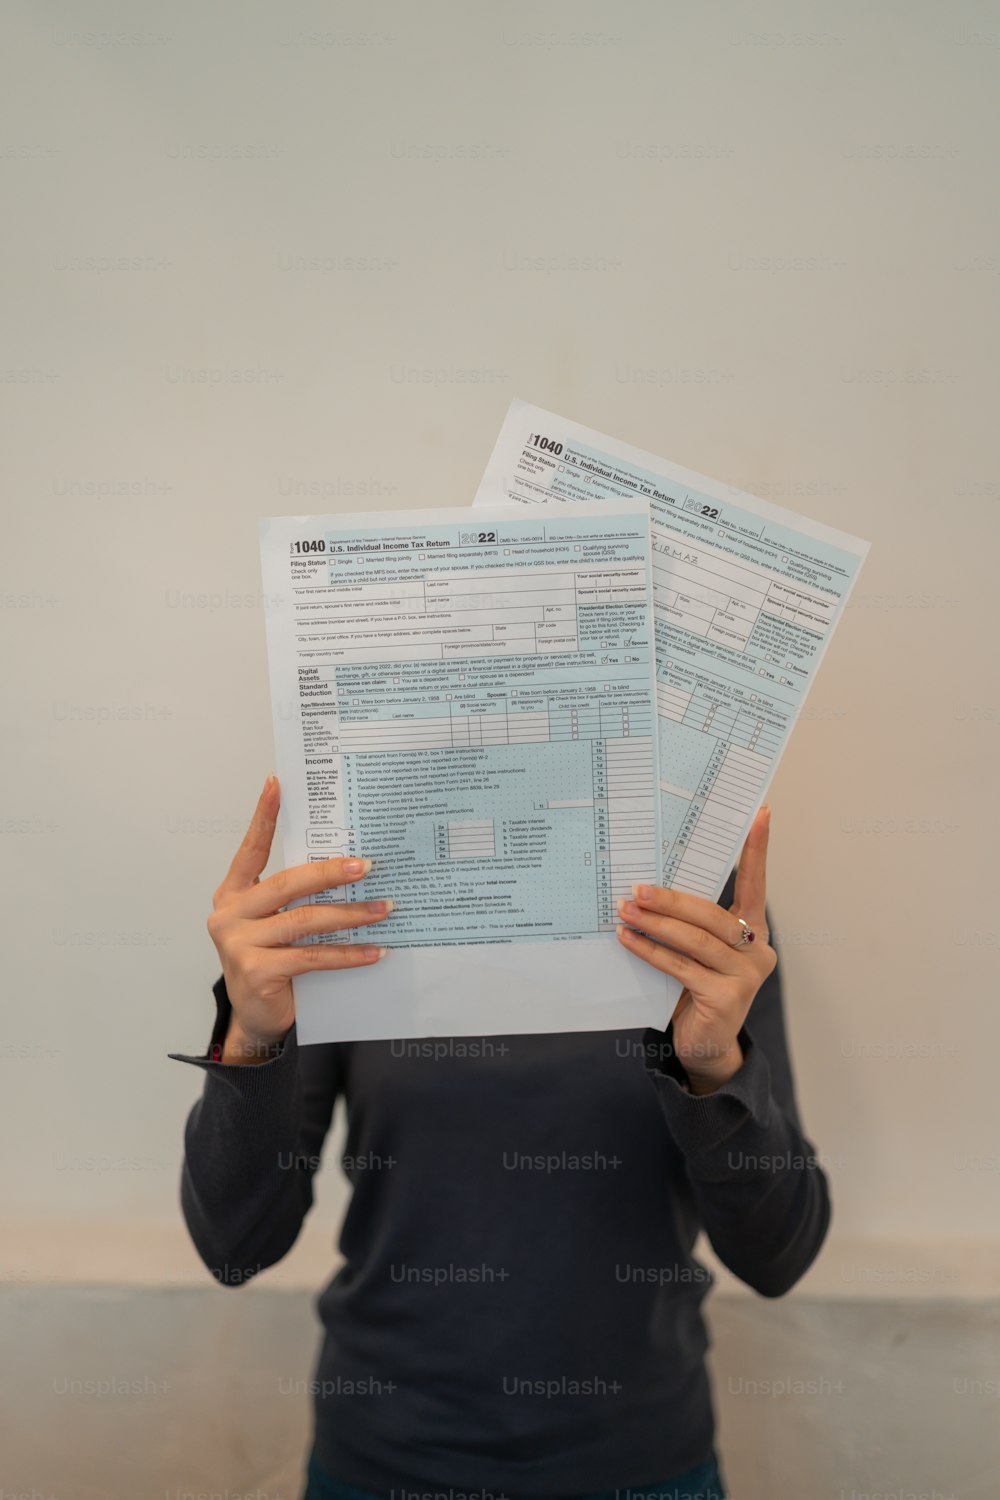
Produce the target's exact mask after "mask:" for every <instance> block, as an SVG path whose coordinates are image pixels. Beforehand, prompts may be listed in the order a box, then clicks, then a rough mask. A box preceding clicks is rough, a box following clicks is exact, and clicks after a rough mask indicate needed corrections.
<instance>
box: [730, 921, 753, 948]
mask: <svg viewBox="0 0 1000 1500" xmlns="http://www.w3.org/2000/svg"><path fill="white" fill-rule="evenodd" d="M736 920H737V922H739V924H740V926H741V927H742V929H743V931H742V932H741V933H740V935H739V937H738V938H737V939H736V941H735V943H730V945H729V946H730V947H731V948H745V947H746V946H747V944H748V943H752V942H753V941H754V939H755V938H756V936H757V934H756V933H755V932H754V930H753V928H752V927H751V926H750V923H749V922H744V920H743V918H742V917H737V918H736Z"/></svg>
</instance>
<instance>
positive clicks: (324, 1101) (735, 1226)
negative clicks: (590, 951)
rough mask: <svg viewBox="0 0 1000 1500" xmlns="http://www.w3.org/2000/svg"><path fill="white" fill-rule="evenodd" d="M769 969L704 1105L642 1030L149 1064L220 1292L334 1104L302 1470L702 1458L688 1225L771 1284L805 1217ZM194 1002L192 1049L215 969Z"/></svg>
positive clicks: (285, 1235) (700, 1379) (476, 1480)
mask: <svg viewBox="0 0 1000 1500" xmlns="http://www.w3.org/2000/svg"><path fill="white" fill-rule="evenodd" d="M733 881H734V876H733V875H731V876H730V879H729V883H728V885H727V888H726V890H725V891H723V893H722V895H721V897H720V905H722V906H724V907H726V908H728V907H729V905H730V904H731V903H732V899H733V896H732V892H733ZM769 920H770V914H769ZM387 961H388V962H389V963H391V962H392V958H391V955H390V957H389V959H388V960H387ZM780 975H781V963H780V958H779V963H778V966H777V968H776V969H775V970H774V971H773V973H772V974H771V975H770V976H769V978H768V979H767V980H766V981H765V982H764V984H763V986H762V987H761V989H760V991H759V992H758V994H757V996H756V998H755V1000H754V1003H753V1006H752V1007H751V1010H750V1013H749V1016H748V1017H747V1021H746V1024H745V1025H744V1027H743V1029H742V1031H741V1032H740V1037H739V1040H740V1044H741V1046H742V1049H743V1052H744V1061H743V1064H742V1066H741V1067H740V1069H739V1071H738V1072H737V1073H736V1074H735V1075H734V1077H733V1078H732V1079H731V1080H730V1081H729V1082H728V1083H726V1084H725V1085H723V1086H722V1087H721V1088H719V1089H718V1090H717V1091H716V1092H715V1093H713V1094H709V1095H705V1096H697V1095H693V1094H691V1093H689V1092H688V1091H687V1089H686V1087H685V1075H684V1071H683V1068H682V1067H681V1066H680V1065H679V1064H678V1062H677V1060H676V1058H674V1057H673V1055H672V1048H671V1032H670V1027H669V1026H668V1027H667V1030H666V1031H665V1032H660V1031H655V1030H646V1031H642V1030H638V1031H635V1030H633V1031H618V1032H613V1031H581V1032H572V1033H561V1034H545V1035H527V1036H526V1035H519V1036H497V1037H456V1038H436V1039H428V1040H425V1041H417V1042H402V1041H397V1042H392V1041H372V1042H347V1043H330V1044H325V1045H317V1046H309V1047H299V1046H298V1045H297V1042H296V1035H295V1028H294V1027H293V1028H292V1030H291V1031H290V1032H289V1034H288V1036H287V1037H286V1039H285V1041H284V1043H283V1045H282V1048H281V1051H280V1054H279V1055H277V1056H276V1057H274V1058H273V1059H271V1060H270V1061H268V1062H266V1063H262V1064H259V1065H257V1066H254V1067H244V1066H239V1065H231V1064H223V1063H218V1062H212V1061H211V1060H210V1053H211V1043H210V1045H209V1048H208V1049H207V1051H206V1053H205V1054H204V1055H202V1056H189V1055H187V1054H180V1053H171V1054H170V1056H171V1057H175V1058H177V1059H178V1060H180V1061H184V1062H190V1063H194V1064H196V1065H197V1066H198V1067H200V1068H202V1069H204V1072H205V1079H204V1086H203V1091H202V1093H201V1096H200V1097H199V1099H198V1100H197V1101H196V1102H195V1104H194V1106H193V1108H192V1110H191V1112H190V1115H189V1117H188V1121H187V1127H186V1131H185V1157H184V1167H183V1175H182V1181H181V1203H182V1207H183V1211H184V1216H185V1220H186V1222H187V1225H188V1229H189V1231H190V1234H191V1237H192V1240H193V1241H194V1244H195V1246H196V1248H197V1250H198V1253H199V1254H200V1256H201V1257H202V1259H203V1261H204V1262H205V1264H206V1265H207V1266H208V1267H209V1269H210V1270H211V1271H212V1274H213V1275H214V1276H215V1277H216V1278H217V1280H219V1281H220V1282H221V1283H223V1284H224V1285H226V1286H234V1287H235V1286H242V1285H244V1284H245V1283H246V1282H247V1281H249V1280H251V1279H252V1278H253V1277H254V1276H255V1275H257V1274H258V1273H259V1272H260V1271H261V1270H263V1269H264V1268H265V1267H267V1266H269V1265H273V1264H274V1263H275V1262H276V1261H278V1260H280V1259H281V1257H282V1256H283V1255H284V1254H285V1252H286V1251H287V1250H288V1249H289V1248H290V1247H291V1245H292V1244H293V1243H294V1241H295V1239H296V1236H297V1235H298V1233H299V1230H300V1228H301V1225H302V1221H303V1219H304V1217H305V1215H306V1213H307V1212H308V1211H309V1208H310V1206H311V1203H312V1196H313V1193H312V1180H313V1174H314V1172H315V1171H316V1170H317V1167H318V1165H319V1162H320V1156H321V1153H322V1150H323V1144H324V1140H325V1137H326V1134H327V1130H328V1128H329V1125H330V1120H331V1117H332V1114H333V1110H334V1105H335V1102H336V1100H337V1098H338V1097H343V1099H344V1100H345V1103H346V1109H347V1122H348V1136H347V1143H346V1151H345V1155H344V1159H343V1162H342V1166H343V1170H344V1171H345V1172H346V1175H347V1177H348V1178H349V1179H350V1181H351V1184H352V1187H353V1193H352V1197H351V1201H350V1204H349V1207H348V1209H347V1212H346V1215H345V1218H344V1222H343V1226H342V1231H341V1236H340V1249H341V1252H342V1254H343V1256H344V1263H343V1265H342V1266H341V1267H340V1269H339V1270H338V1271H337V1272H336V1274H335V1275H334V1276H333V1278H332V1280H331V1281H330V1282H329V1284H328V1285H327V1286H326V1288H325V1289H324V1291H323V1292H322V1294H321V1295H320V1297H319V1300H318V1307H319V1312H320V1316H321V1318H322V1321H323V1325H324V1328H325V1339H324V1342H323V1346H322V1350H321V1353H320V1357H319V1360H318V1363H317V1366H316V1368H315V1371H314V1379H313V1380H312V1382H311V1383H310V1390H311V1393H312V1395H313V1399H314V1404H315V1442H316V1454H317V1457H318V1459H319V1461H320V1463H321V1464H322V1465H323V1466H324V1468H326V1469H327V1470H329V1471H330V1472H331V1473H333V1474H334V1475H336V1476H337V1477H338V1478H340V1479H342V1480H344V1481H347V1482H349V1483H352V1484H354V1485H357V1486H359V1487H361V1488H364V1489H369V1490H374V1491H376V1492H380V1493H385V1494H388V1493H389V1491H391V1490H394V1489H400V1488H406V1487H408V1486H409V1487H412V1486H413V1485H414V1484H423V1485H425V1486H435V1487H437V1488H441V1487H442V1486H448V1487H451V1488H453V1489H462V1490H466V1491H473V1490H479V1491H484V1490H485V1491H492V1492H494V1493H497V1492H502V1493H504V1494H506V1495H507V1496H541V1495H553V1494H556V1493H561V1494H563V1495H566V1494H573V1493H577V1494H582V1493H585V1492H587V1491H594V1490H602V1489H613V1488H624V1487H627V1486H633V1487H640V1486H644V1485H651V1484H653V1483H656V1482H659V1481H661V1480H665V1479H667V1478H669V1477H671V1476H672V1475H675V1474H678V1473H682V1472H683V1471H684V1470H686V1469H687V1468H690V1467H693V1466H694V1465H695V1464H697V1463H699V1462H701V1461H703V1460H704V1459H706V1458H707V1457H708V1456H709V1453H710V1451H711V1448H712V1445H713V1440H714V1413H713V1403H712V1393H711V1387H710V1383H709V1379H708V1375H707V1371H706V1368H705V1360H704V1356H705V1351H706V1348H707V1347H708V1336H707V1332H706V1328H705V1323H704V1319H703V1316H702V1308H701V1304H702V1302H703V1300H704V1298H705V1296H706V1294H707V1292H708V1290H709V1288H710V1286H711V1284H712V1277H711V1275H710V1273H709V1272H708V1270H707V1268H706V1267H704V1266H703V1265H702V1264H701V1262H699V1261H698V1260H696V1259H695V1258H694V1256H693V1255H692V1246H693V1244H694V1241H695V1238H696V1236H697V1233H698V1230H699V1228H701V1227H704V1229H705V1230H706V1232H707V1235H708V1238H709V1241H710V1242H711V1244H712V1247H713V1249H714V1250H715V1252H716V1254H717V1255H718V1256H719V1258H720V1260H721V1261H722V1262H723V1263H724V1264H725V1265H726V1266H727V1267H728V1268H729V1269H730V1270H731V1271H732V1272H733V1273H734V1275H736V1276H737V1277H739V1278H740V1279H741V1280H742V1281H744V1282H746V1283H748V1284H749V1285H750V1286H751V1287H753V1288H754V1289H755V1290H756V1291H757V1292H759V1293H760V1294H761V1295H763V1296H765V1297H778V1296H781V1295H782V1294H783V1293H785V1292H787V1291H788V1290H789V1288H790V1287H792V1286H793V1285H794V1284H795V1282H796V1281H797V1280H798V1279H799V1277H801V1276H802V1274H803V1272H804V1271H805V1270H806V1269H807V1267H808V1266H809V1265H810V1264H811V1262H812V1261H813V1259H814V1258H815V1256H816V1255H817V1253H818V1251H819V1249H820V1246H821V1244H822V1242H823V1239H824V1237H825V1235H826V1231H827V1227H828V1224H829V1219H830V1198H829V1188H828V1183H827V1179H826V1176H825V1174H824V1172H823V1170H822V1168H821V1167H820V1166H819V1165H818V1163H817V1160H816V1153H815V1148H814V1147H813V1146H812V1144H811V1143H810V1142H809V1141H808V1140H807V1139H806V1138H805V1136H804V1134H803V1130H802V1125H801V1123H800V1119H799V1114H798V1109H797V1105H796V1099H795V1093H794V1085H793V1080H792V1073H791V1068H790V1064H789V1056H788V1050H787V1044H786V1038H785V1026H784V1018H783V1010H782V995H781V978H780ZM214 994H215V998H216V1002H217V1018H216V1024H215V1028H214V1031H213V1034H212V1039H211V1040H212V1042H215V1041H219V1040H221V1039H222V1038H223V1037H224V1035H225V1031H226V1027H227V1025H228V1020H229V1014H230V1006H229V1000H228V996H227V994H226V988H225V981H224V980H223V978H222V977H221V976H220V978H219V979H218V980H217V981H216V984H215V986H214ZM275 1392H276V1394H277V1393H278V1385H277V1373H276V1386H275Z"/></svg>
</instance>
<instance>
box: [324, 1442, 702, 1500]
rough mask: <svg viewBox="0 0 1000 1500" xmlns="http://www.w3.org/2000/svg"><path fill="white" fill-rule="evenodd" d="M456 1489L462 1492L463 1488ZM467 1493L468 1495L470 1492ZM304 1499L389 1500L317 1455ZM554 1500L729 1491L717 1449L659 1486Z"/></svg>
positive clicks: (627, 1499) (681, 1498)
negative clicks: (323, 1464) (338, 1473)
mask: <svg viewBox="0 0 1000 1500" xmlns="http://www.w3.org/2000/svg"><path fill="white" fill-rule="evenodd" d="M407 1488H409V1489H413V1490H433V1491H434V1493H435V1494H446V1493H447V1490H448V1486H447V1485H443V1484H438V1483H436V1482H435V1483H431V1482H426V1481H425V1482H422V1481H419V1480H412V1481H410V1482H409V1483H408V1485H407ZM452 1488H453V1489H458V1488H459V1486H452ZM476 1488H477V1489H482V1488H483V1486H482V1485H478V1486H476ZM464 1493H468V1490H467V1489H466V1490H465V1491H464ZM302 1500H386V1497H385V1496H383V1495H374V1494H372V1492H371V1490H359V1489H357V1488H356V1487H355V1486H354V1485H352V1484H344V1483H342V1481H341V1480H339V1479H334V1477H333V1476H332V1474H327V1473H326V1471H325V1470H324V1469H321V1468H320V1466H319V1464H318V1463H317V1462H316V1458H315V1456H314V1455H313V1454H310V1455H309V1468H308V1483H307V1485H306V1488H305V1490H304V1492H303V1495H302ZM508 1500H517V1497H516V1496H513V1495H512V1496H509V1497H508ZM551 1500H726V1491H725V1485H724V1482H723V1478H722V1473H721V1470H720V1468H719V1456H718V1454H717V1453H716V1452H715V1451H714V1450H713V1452H712V1456H711V1458H710V1459H708V1461H707V1462H706V1463H703V1464H698V1465H697V1466H696V1467H695V1468H693V1469H688V1470H687V1471H686V1473H684V1474H677V1475H675V1476H674V1478H672V1479H666V1480H664V1481H663V1482H662V1483H659V1484H644V1485H642V1487H641V1488H639V1489H631V1490H626V1489H620V1490H595V1491H591V1492H590V1493H589V1494H586V1495H574V1496H565V1497H556V1496H552V1497H551Z"/></svg>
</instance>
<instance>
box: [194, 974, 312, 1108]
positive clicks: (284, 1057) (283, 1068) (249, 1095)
mask: <svg viewBox="0 0 1000 1500" xmlns="http://www.w3.org/2000/svg"><path fill="white" fill-rule="evenodd" d="M212 994H213V995H214V996H215V1025H214V1026H213V1027H212V1035H211V1037H210V1038H209V1042H208V1047H207V1048H206V1050H205V1051H204V1052H203V1053H200V1054H195V1053H190V1052H168V1053H167V1056H168V1057H169V1058H170V1059H171V1060H172V1061H174V1062H186V1063H193V1064H194V1066H195V1067H196V1068H202V1069H203V1070H204V1071H205V1072H206V1073H208V1074H209V1075H210V1076H211V1077H213V1078H218V1079H219V1080H220V1081H221V1082H223V1083H226V1084H229V1085H231V1086H232V1088H233V1089H234V1090H235V1091H236V1092H237V1093H238V1094H240V1095H241V1096H242V1097H243V1098H244V1099H246V1100H248V1101H250V1100H255V1099H263V1098H267V1097H269V1096H272V1095H273V1094H274V1092H275V1090H276V1089H278V1090H280V1088H281V1087H282V1085H283V1084H286V1083H289V1082H290V1083H294V1080H295V1078H296V1074H297V1066H296V1064H297V1053H298V1038H297V1036H296V1029H295V1023H294V1022H293V1023H292V1027H291V1030H290V1031H289V1032H288V1033H287V1035H286V1036H285V1037H284V1039H283V1040H282V1042H281V1043H280V1048H279V1051H278V1052H277V1053H276V1054H275V1055H274V1057H269V1058H268V1060H267V1062H262V1063H224V1062H221V1061H220V1054H221V1052H222V1047H223V1045H224V1044H225V1040H226V1034H227V1032H228V1031H229V1021H230V1018H231V1016H232V1013H233V1007H232V1003H231V1002H230V999H229V995H228V993H227V991H226V981H225V976H224V975H222V974H220V975H219V977H218V979H217V980H216V981H215V983H214V984H213V986H212Z"/></svg>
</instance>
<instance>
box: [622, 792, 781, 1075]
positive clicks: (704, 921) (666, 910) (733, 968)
mask: <svg viewBox="0 0 1000 1500" xmlns="http://www.w3.org/2000/svg"><path fill="white" fill-rule="evenodd" d="M770 823H771V810H770V808H769V807H762V808H760V810H759V811H758V813H757V816H756V817H755V818H754V820H753V823H752V824H751V825H750V832H749V833H748V834H747V839H746V843H745V844H744V846H743V853H742V854H741V856H740V862H739V865H738V866H737V870H736V887H735V891H734V897H735V899H734V901H733V904H732V906H731V907H730V908H729V912H728V913H727V912H724V911H723V910H722V908H721V907H720V906H719V905H718V903H717V902H715V901H708V900H707V899H706V898H705V897H704V896H690V895H687V894H686V893H685V892H683V891H671V890H668V889H667V888H666V887H665V886H662V885H637V886H635V887H634V888H633V895H634V898H635V899H634V900H632V901H624V900H623V901H620V902H619V903H618V909H619V913H620V915H621V917H622V919H623V921H625V922H628V923H630V924H631V926H632V927H638V928H640V929H641V931H640V932H632V931H631V930H630V928H629V927H619V928H618V938H619V941H620V942H621V943H622V944H623V945H624V946H625V947H626V948H628V949H630V950H631V952H633V953H638V955H639V957H640V958H644V959H645V960H646V962H647V963H648V964H652V965H653V968H654V969H661V970H662V971H663V973H664V974H672V975H673V977H674V978H675V979H679V980H680V981H681V983H682V984H683V985H684V986H685V988H684V991H683V993H682V994H681V997H680V999H679V1000H678V1001H677V1006H676V1008H675V1010H674V1014H673V1041H674V1052H675V1055H676V1057H677V1060H678V1061H679V1062H680V1064H681V1066H682V1067H683V1069H684V1071H685V1073H686V1074H687V1075H688V1078H689V1080H690V1083H691V1091H692V1093H695V1094H710V1093H712V1092H713V1091H714V1090H715V1089H717V1088H718V1087H719V1086H720V1084H723V1083H725V1082H726V1081H727V1079H729V1078H732V1076H733V1074H734V1073H735V1072H736V1071H737V1069H738V1068H739V1067H740V1066H741V1064H742V1062H743V1052H742V1049H741V1047H740V1044H739V1042H738V1041H737V1040H736V1038H737V1035H738V1034H739V1030H740V1027H741V1026H742V1025H743V1022H744V1021H745V1020H746V1017H747V1012H748V1011H749V1009H750V1006H751V1003H752V1001H753V998H754V996H755V995H756V993H757V991H758V990H759V989H760V987H761V985H762V984H763V982H764V980H765V979H766V978H767V976H768V975H769V974H770V973H771V972H772V970H773V969H774V966H775V964H776V963H777V962H778V955H777V954H776V953H775V951H774V949H773V948H772V947H770V945H769V942H768V939H769V936H770V934H769V933H768V930H767V919H766V917H765V915H764V893H765V877H766V870H765V866H766V863H767V839H768V832H769V830H770ZM737 917H743V919H744V920H745V921H746V922H748V923H749V924H750V926H751V927H752V928H753V931H754V933H755V934H756V936H755V939H754V941H753V942H752V943H748V944H745V945H744V946H742V947H739V948H734V947H733V946H732V944H733V943H735V942H736V941H737V940H738V939H739V936H740V933H741V932H742V930H743V929H742V928H741V927H740V924H739V922H738V921H737V920H736V919H737ZM643 934H647V935H646V936H643Z"/></svg>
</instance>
